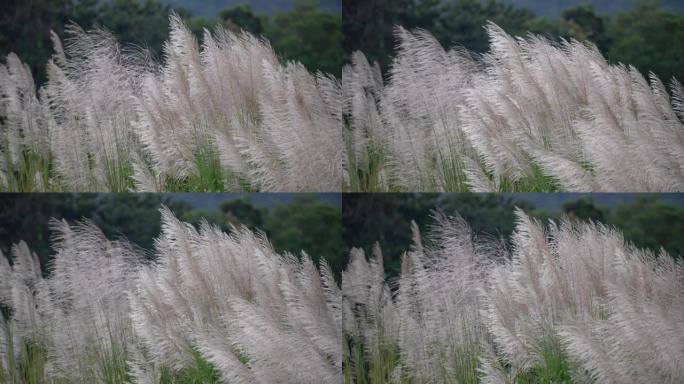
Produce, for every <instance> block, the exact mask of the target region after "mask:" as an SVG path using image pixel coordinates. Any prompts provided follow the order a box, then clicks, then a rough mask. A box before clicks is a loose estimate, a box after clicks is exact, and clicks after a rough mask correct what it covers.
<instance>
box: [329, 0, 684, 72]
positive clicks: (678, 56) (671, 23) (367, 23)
mask: <svg viewBox="0 0 684 384" xmlns="http://www.w3.org/2000/svg"><path fill="white" fill-rule="evenodd" d="M342 12H343V20H344V22H343V25H342V30H343V35H344V37H343V47H344V53H345V58H344V60H345V62H348V61H349V58H350V55H351V53H352V52H354V51H356V50H361V51H363V52H364V53H365V54H366V56H367V57H368V58H369V60H371V61H377V62H378V63H379V64H380V65H381V67H382V68H383V69H384V70H387V68H388V67H389V65H390V64H391V59H392V57H393V56H394V55H395V52H394V48H395V45H396V41H395V40H394V37H393V33H392V31H393V28H394V26H395V25H402V26H404V27H405V28H409V29H412V28H422V29H425V30H427V31H429V32H431V33H432V34H433V35H434V36H435V38H436V39H437V40H438V41H439V42H440V43H441V44H442V45H443V46H445V47H451V46H454V45H459V46H463V47H465V48H467V49H469V50H471V51H474V52H477V53H483V52H486V51H487V50H488V47H489V42H488V40H487V35H486V33H485V31H484V29H483V28H482V27H483V25H485V23H486V21H487V20H490V21H493V22H495V23H497V24H498V25H499V26H501V27H502V28H503V29H504V30H505V31H506V32H508V33H509V34H512V35H516V36H526V35H527V34H528V32H532V33H535V34H540V35H543V36H546V37H548V38H550V39H553V40H556V41H560V39H561V38H564V39H571V38H574V39H578V40H590V41H592V42H593V43H595V44H596V45H597V47H598V48H599V49H600V50H601V52H602V53H603V54H604V55H605V56H606V57H607V58H608V60H609V61H610V62H611V63H618V62H622V63H624V64H630V65H634V66H635V67H637V68H638V69H639V70H640V71H641V72H642V73H644V74H648V72H650V71H652V72H654V73H655V74H657V75H658V76H659V77H660V79H661V80H662V81H663V82H669V81H670V79H671V78H672V77H673V76H674V77H676V78H677V79H679V80H680V81H682V80H683V79H684V44H682V41H684V15H681V14H676V13H672V12H671V11H667V10H665V9H664V8H662V7H661V6H660V2H659V1H658V0H637V1H636V3H635V6H634V7H633V8H631V9H629V10H622V11H617V12H615V13H611V14H602V13H599V12H597V11H596V10H595V8H594V7H593V6H592V5H589V4H581V5H577V6H574V7H570V8H566V9H565V10H564V11H562V12H561V15H560V16H559V17H558V18H553V19H551V18H548V17H538V16H536V15H535V14H534V13H533V12H532V11H530V10H528V9H526V8H522V7H518V6H515V5H511V4H510V3H508V2H506V1H503V0H451V1H439V0H392V1H389V0H349V1H345V6H344V8H343V11H342Z"/></svg>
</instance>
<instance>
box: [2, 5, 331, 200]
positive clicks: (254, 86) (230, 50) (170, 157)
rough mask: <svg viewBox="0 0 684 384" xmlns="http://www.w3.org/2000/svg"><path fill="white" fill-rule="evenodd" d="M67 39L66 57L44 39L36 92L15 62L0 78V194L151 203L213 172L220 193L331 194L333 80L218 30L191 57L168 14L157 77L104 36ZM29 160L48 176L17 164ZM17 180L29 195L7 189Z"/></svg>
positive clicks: (186, 39) (154, 69)
mask: <svg viewBox="0 0 684 384" xmlns="http://www.w3.org/2000/svg"><path fill="white" fill-rule="evenodd" d="M67 33H68V35H69V38H68V39H67V40H66V45H63V44H62V42H61V41H60V39H59V38H58V37H57V36H56V35H55V34H53V36H52V39H53V44H54V46H55V54H54V56H53V58H52V59H51V60H50V62H49V63H48V65H47V72H48V82H47V84H46V85H45V86H44V87H43V88H41V89H40V90H39V91H38V92H36V91H35V85H34V83H33V79H32V78H31V75H30V72H29V71H28V69H27V68H26V67H25V65H23V64H22V63H21V62H20V60H19V59H18V58H17V57H16V55H14V54H10V55H9V56H8V58H7V64H5V65H1V66H0V94H2V98H1V99H0V117H1V118H0V154H2V156H1V158H0V188H1V189H3V190H26V189H29V188H30V189H35V190H45V189H50V190H54V189H64V190H71V191H126V190H129V189H138V190H146V191H161V190H165V189H169V188H177V187H175V183H176V182H177V181H179V180H185V179H186V178H192V177H196V178H201V177H206V175H204V173H206V172H212V174H216V175H218V176H217V177H219V178H221V179H223V180H224V181H223V183H222V187H223V188H224V189H229V190H241V189H251V190H263V191H336V190H339V186H340V184H341V180H342V174H343V165H342V157H343V154H344V150H343V140H342V132H341V130H342V112H341V107H340V100H341V86H340V84H339V81H338V80H337V79H335V78H334V77H331V76H330V75H327V74H322V73H318V74H315V75H314V74H311V73H309V72H308V71H307V70H306V69H305V68H304V67H303V66H302V65H301V64H298V63H286V64H281V63H280V62H279V61H278V58H277V56H276V54H275V53H274V52H273V50H272V49H271V47H270V45H269V44H268V42H267V41H265V40H263V39H260V38H257V37H255V36H252V35H250V34H248V33H246V32H242V33H238V34H236V33H233V32H230V31H227V30H225V29H223V28H220V27H217V28H216V30H215V31H214V33H210V32H209V31H205V33H204V39H203V44H202V46H200V45H199V44H198V42H197V40H196V38H195V37H194V35H193V34H192V33H191V32H190V31H189V29H188V28H187V27H186V26H185V25H184V24H183V22H182V20H181V19H180V17H178V16H177V15H175V14H173V15H172V16H171V17H170V37H169V40H168V41H167V42H166V44H165V47H164V60H163V62H161V63H156V62H154V61H153V60H152V59H151V58H150V56H151V55H150V54H149V52H146V51H140V50H139V51H138V52H128V51H124V50H122V48H121V47H120V46H119V44H118V43H117V41H116V39H115V38H114V37H113V35H112V34H111V33H109V32H107V31H104V30H94V31H88V32H86V31H84V30H82V29H80V28H79V27H77V26H73V25H72V26H69V27H68V28H67ZM36 93H37V94H38V95H39V97H37V96H36ZM26 153H34V154H38V155H40V156H41V157H39V159H41V160H42V161H43V163H44V164H41V166H39V167H37V166H33V164H28V165H27V164H24V163H22V156H23V155H25V154H26ZM51 165H52V166H51ZM33 168H38V169H39V170H41V171H42V173H41V172H33ZM23 169H26V170H28V171H30V172H32V173H31V175H30V178H31V181H30V182H28V181H25V180H24V179H26V178H27V176H23V175H22V177H23V179H21V182H18V181H15V180H14V179H13V177H14V176H13V175H14V174H15V171H16V170H20V171H21V170H23ZM48 173H49V174H48ZM33 179H35V181H33Z"/></svg>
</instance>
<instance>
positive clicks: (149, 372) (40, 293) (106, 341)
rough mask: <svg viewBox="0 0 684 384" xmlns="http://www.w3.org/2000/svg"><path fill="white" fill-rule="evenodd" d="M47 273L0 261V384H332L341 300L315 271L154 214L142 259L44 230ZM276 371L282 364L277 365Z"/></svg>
mask: <svg viewBox="0 0 684 384" xmlns="http://www.w3.org/2000/svg"><path fill="white" fill-rule="evenodd" d="M53 227H54V235H53V238H54V243H53V248H54V249H55V251H56V254H55V255H54V259H53V261H52V262H51V264H50V265H48V266H47V267H46V268H45V267H44V268H41V266H40V265H39V263H38V260H37V258H36V256H35V254H32V253H31V251H30V249H29V247H28V246H27V244H26V243H23V242H22V243H19V244H17V245H15V246H14V248H13V249H12V255H11V264H10V263H8V258H6V257H5V256H3V255H0V305H1V306H2V310H3V317H2V321H1V322H0V324H1V326H0V383H11V384H20V383H21V384H43V383H70V384H71V383H89V384H92V383H109V384H123V383H155V384H167V383H168V384H170V383H177V384H190V383H277V382H288V383H311V384H314V383H334V382H340V381H341V380H342V369H341V367H342V350H341V348H340V346H341V345H342V341H341V332H340V330H341V312H340V303H341V298H342V296H341V293H340V292H339V288H338V286H337V283H336V282H335V279H334V277H333V273H332V271H331V269H330V268H329V266H328V265H327V263H326V261H325V260H322V261H321V263H320V265H319V266H316V265H314V263H313V262H312V261H311V259H310V258H309V257H308V256H307V255H306V254H302V255H299V257H297V256H294V255H289V254H284V255H278V254H276V253H275V252H274V251H273V249H272V247H271V245H270V244H269V243H268V240H267V239H266V238H265V237H264V236H263V235H262V234H259V233H253V232H251V231H249V230H247V229H246V228H234V229H233V231H231V233H224V232H222V231H220V230H219V229H218V228H216V227H213V226H210V225H208V224H206V223H205V224H204V225H202V226H201V228H200V229H199V230H198V229H196V228H194V227H192V226H191V225H189V224H186V223H183V222H181V221H179V220H178V219H176V218H175V217H174V216H173V214H172V213H171V211H169V210H167V209H163V210H162V227H163V228H162V234H161V235H160V237H159V238H158V239H157V240H156V243H155V244H156V245H155V249H154V254H153V257H152V260H150V258H149V255H150V253H149V252H144V251H143V250H141V249H139V248H138V247H137V246H135V245H134V244H131V243H129V242H128V241H125V240H118V241H110V240H108V239H107V238H105V236H104V235H103V234H102V232H101V231H100V230H99V228H97V227H95V226H94V225H93V224H91V223H87V222H86V223H82V224H78V225H73V226H71V225H68V224H67V223H66V222H54V223H53ZM284 363H285V364H284Z"/></svg>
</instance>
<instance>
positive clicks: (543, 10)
mask: <svg viewBox="0 0 684 384" xmlns="http://www.w3.org/2000/svg"><path fill="white" fill-rule="evenodd" d="M506 1H507V2H509V3H511V4H513V5H516V6H520V7H525V8H529V9H531V10H532V11H534V12H535V13H536V14H538V15H540V16H549V17H555V16H558V15H559V14H560V12H561V11H562V10H563V9H566V8H570V7H574V6H577V5H580V4H585V3H589V4H592V5H593V6H594V8H596V9H597V10H598V11H600V12H607V13H613V12H618V11H622V10H627V9H630V8H632V7H633V6H634V4H636V2H637V0H611V1H587V0H506ZM660 4H662V6H663V7H664V8H666V9H668V10H672V11H677V12H684V2H682V1H681V0H661V2H660Z"/></svg>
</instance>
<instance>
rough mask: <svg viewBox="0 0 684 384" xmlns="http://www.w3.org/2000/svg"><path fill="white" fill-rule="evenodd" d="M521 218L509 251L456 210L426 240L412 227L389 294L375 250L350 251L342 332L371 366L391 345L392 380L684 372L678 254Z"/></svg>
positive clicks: (658, 378) (653, 376) (586, 228)
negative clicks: (558, 364)
mask: <svg viewBox="0 0 684 384" xmlns="http://www.w3.org/2000/svg"><path fill="white" fill-rule="evenodd" d="M517 216H518V222H517V225H516V231H515V233H514V235H513V237H512V247H511V250H510V251H509V250H507V249H506V248H505V247H502V246H500V245H499V244H498V243H497V242H495V241H482V240H478V239H476V238H474V237H473V236H472V234H471V232H470V230H469V229H468V226H467V224H465V222H464V221H463V220H462V219H460V218H446V217H444V215H440V214H438V215H436V225H435V226H434V229H433V231H432V232H433V235H432V237H431V242H430V244H432V245H430V246H426V245H423V242H422V240H421V237H420V234H419V233H418V231H417V229H416V228H415V226H414V245H413V246H412V247H411V249H410V250H409V251H408V252H407V253H406V255H405V256H404V259H403V262H402V270H401V275H400V276H399V278H398V279H397V281H396V289H395V290H394V291H393V293H392V294H391V297H388V296H389V295H390V294H389V290H388V288H387V285H386V284H385V282H384V278H383V277H382V266H381V264H378V263H381V259H380V258H379V252H378V251H376V254H378V256H376V258H375V259H373V260H371V261H370V262H369V261H366V259H365V256H364V255H363V253H362V252H360V251H358V250H355V251H353V252H352V259H351V262H350V264H349V266H348V268H347V269H346V271H345V272H344V274H343V285H342V287H343V300H344V301H343V308H344V312H343V313H344V316H345V318H344V332H345V335H347V336H349V335H351V336H356V337H357V339H359V338H360V339H361V340H362V342H363V344H364V347H365V348H367V350H366V352H365V353H364V355H365V358H366V359H367V364H368V366H369V367H371V368H370V369H371V370H372V369H373V368H372V367H373V366H374V362H373V359H376V358H378V354H377V353H376V352H375V351H376V350H377V348H378V346H382V347H385V348H386V346H393V347H395V348H398V350H399V352H398V353H399V360H398V361H396V362H395V363H394V364H395V366H394V370H395V372H394V373H393V374H392V375H391V379H390V378H387V376H385V379H384V380H388V381H390V382H392V380H394V382H404V381H405V380H411V381H412V382H430V383H452V382H461V381H465V382H472V381H473V380H477V381H482V382H485V383H513V382H517V381H519V380H522V378H523V377H524V376H525V375H529V373H530V372H534V370H535V369H537V368H538V367H544V366H545V364H549V361H550V360H549V359H553V358H556V359H561V360H562V361H564V362H565V363H564V364H566V365H565V366H566V369H567V370H568V373H569V375H570V376H571V377H572V380H573V381H574V382H587V383H591V382H602V383H603V382H606V383H641V382H663V383H677V382H681V381H682V379H684V369H683V366H682V364H681V361H682V356H683V355H684V349H683V348H682V346H683V345H684V340H683V338H682V337H683V336H682V335H683V334H684V333H682V331H683V330H684V329H683V328H682V327H683V324H682V322H681V319H682V316H684V266H682V263H681V262H680V261H677V260H676V259H674V258H673V257H671V256H670V255H668V254H667V253H665V252H664V251H661V252H660V253H659V254H655V253H653V252H651V251H645V250H641V249H638V248H635V247H634V246H632V245H630V244H629V243H626V242H625V240H624V239H623V237H622V235H621V234H620V233H619V232H618V231H616V230H615V229H613V228H609V227H606V226H604V225H601V224H595V223H591V222H589V223H585V222H578V221H574V220H570V219H564V220H562V221H561V223H560V224H555V223H553V222H551V223H549V225H548V226H544V225H542V224H541V223H539V222H537V221H536V220H534V219H532V218H530V217H528V216H526V215H525V214H524V213H523V212H522V211H520V210H518V212H517ZM464 372H468V375H467V376H466V375H464ZM371 374H372V373H371ZM473 376H475V377H473ZM402 380H403V381H402ZM371 382H374V381H371ZM383 382H384V381H383Z"/></svg>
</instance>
